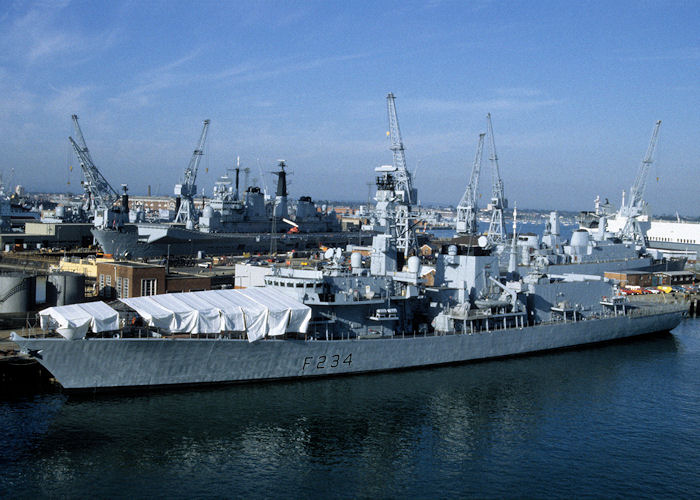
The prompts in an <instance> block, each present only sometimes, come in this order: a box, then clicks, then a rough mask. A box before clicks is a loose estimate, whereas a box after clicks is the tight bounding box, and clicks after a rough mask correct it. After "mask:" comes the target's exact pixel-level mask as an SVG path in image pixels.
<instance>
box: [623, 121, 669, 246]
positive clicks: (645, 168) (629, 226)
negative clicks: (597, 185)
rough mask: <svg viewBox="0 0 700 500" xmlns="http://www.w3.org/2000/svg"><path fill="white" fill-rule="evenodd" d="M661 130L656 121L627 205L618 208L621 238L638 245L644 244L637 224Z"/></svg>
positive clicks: (641, 212) (642, 207)
mask: <svg viewBox="0 0 700 500" xmlns="http://www.w3.org/2000/svg"><path fill="white" fill-rule="evenodd" d="M660 128H661V120H658V121H657V122H656V124H655V125H654V130H653V131H652V133H651V140H650V141H649V146H648V147H647V152H646V154H645V155H644V158H643V159H642V164H641V165H640V166H639V171H638V172H637V177H636V178H635V180H634V184H633V185H632V189H630V196H629V198H628V200H627V203H624V204H623V206H622V207H620V215H621V216H622V217H624V218H625V226H624V227H623V228H622V232H621V237H622V238H623V239H628V240H629V239H631V240H634V241H637V242H640V243H644V242H645V241H644V240H645V235H644V231H642V228H641V226H640V224H639V220H638V219H639V216H640V215H643V214H644V213H645V212H646V207H647V203H646V201H645V200H644V192H645V191H646V186H647V178H648V177H649V171H650V170H651V165H652V164H653V163H654V151H655V149H656V143H657V141H658V138H659V129H660Z"/></svg>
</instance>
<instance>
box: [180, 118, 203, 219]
mask: <svg viewBox="0 0 700 500" xmlns="http://www.w3.org/2000/svg"><path fill="white" fill-rule="evenodd" d="M209 122H210V120H204V122H203V123H204V125H203V126H202V133H201V134H200V136H199V143H198V144H197V147H196V148H195V150H194V152H193V153H192V158H191V159H190V163H189V165H187V168H186V169H185V181H184V182H183V183H182V184H175V195H177V196H179V197H180V198H181V200H180V207H179V208H178V211H177V215H175V222H184V223H185V227H186V228H187V229H192V228H193V227H194V223H195V222H196V221H197V215H196V213H195V209H194V197H195V195H196V194H197V185H196V184H195V182H196V181H197V170H198V169H199V162H200V160H201V159H202V155H203V154H204V143H205V141H206V140H207V130H208V129H209Z"/></svg>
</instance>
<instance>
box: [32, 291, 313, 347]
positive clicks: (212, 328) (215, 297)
mask: <svg viewBox="0 0 700 500" xmlns="http://www.w3.org/2000/svg"><path fill="white" fill-rule="evenodd" d="M119 300H120V301H121V302H123V303H124V304H126V305H127V306H129V307H130V308H132V309H133V310H135V311H136V312H137V313H138V314H139V315H140V316H141V317H142V318H143V319H144V320H145V321H146V323H147V324H148V325H149V326H154V327H157V328H159V329H161V330H164V331H167V332H170V333H218V332H223V331H239V332H246V333H247V335H248V340H249V341H250V342H253V341H255V340H259V339H261V338H263V337H266V336H277V335H283V334H284V333H285V332H287V331H289V332H302V333H303V332H306V330H307V328H308V325H309V321H310V320H311V308H310V307H308V306H306V305H304V304H302V303H301V302H298V301H296V300H294V299H293V298H291V297H289V296H288V295H286V294H284V293H283V292H279V291H277V290H274V289H268V288H246V289H240V290H209V291H204V292H189V293H172V294H163V295H149V296H147V297H133V298H129V299H119ZM40 316H41V325H42V328H44V329H48V327H49V325H50V322H51V321H53V322H54V324H57V325H58V327H59V328H58V329H57V331H58V332H59V333H61V335H63V336H64V337H66V338H70V339H72V338H83V337H84V336H85V333H86V332H87V329H88V327H91V328H92V331H94V332H101V331H109V330H117V329H119V317H118V313H117V311H115V310H114V309H112V308H111V307H109V306H108V305H107V304H105V303H104V302H89V303H85V304H73V305H69V306H60V307H50V308H48V309H44V310H43V311H41V312H40Z"/></svg>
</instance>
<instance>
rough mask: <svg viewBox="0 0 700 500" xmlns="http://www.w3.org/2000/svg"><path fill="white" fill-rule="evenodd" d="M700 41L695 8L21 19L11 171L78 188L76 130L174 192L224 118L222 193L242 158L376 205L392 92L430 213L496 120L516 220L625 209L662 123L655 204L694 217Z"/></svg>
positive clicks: (351, 8)
mask: <svg viewBox="0 0 700 500" xmlns="http://www.w3.org/2000/svg"><path fill="white" fill-rule="evenodd" d="M699 32H700V2H696V1H670V0H669V1H658V2H656V1H616V2H610V1H600V2H598V1H582V2H574V1H564V2H561V1H553V2H546V1H536V2H533V1H527V2H525V1H523V2H519V1H455V2H451V1H444V2H443V1H423V2H405V1H404V2H361V1H352V2H333V1H319V2H314V1H303V2H293V1H278V2H268V1H255V2H253V1H251V2H246V1H228V2H218V1H217V2H214V1H196V2H185V1H167V2H166V1H163V2H159V1H146V0H141V1H135V2H107V1H85V2H83V1H70V2H69V1H63V2H60V1H49V2H12V1H9V0H5V1H4V2H2V3H1V4H0V116H2V118H3V119H2V121H1V122H0V147H1V148H2V151H3V154H2V155H1V156H0V172H3V174H4V178H5V179H6V180H12V181H14V183H21V184H23V185H24V186H25V187H26V188H27V189H29V190H34V191H38V190H51V191H64V190H70V189H72V190H74V191H77V190H78V188H79V181H80V177H81V176H80V175H79V172H78V170H79V169H78V168H77V165H78V163H77V161H76V160H75V157H74V155H73V153H72V151H71V150H70V145H69V143H68V140H67V137H68V136H69V135H72V134H73V131H72V124H71V120H70V115H71V114H73V113H75V114H78V115H79V117H80V123H81V125H82V129H83V132H84V134H85V138H86V141H87V143H88V146H89V147H90V150H91V152H92V156H93V159H94V160H95V162H96V163H97V165H98V167H99V168H100V170H101V171H102V173H103V174H104V175H105V177H106V178H107V179H108V180H109V181H110V183H111V184H112V185H113V186H114V187H115V188H117V187H118V186H119V185H120V184H122V183H127V184H128V185H129V187H130V190H131V192H132V193H135V194H140V193H145V192H146V189H147V185H149V184H150V185H151V188H152V192H153V193H162V194H166V193H172V186H173V184H174V183H176V182H177V181H178V180H179V179H180V178H181V176H182V172H183V170H184V169H185V167H186V166H187V164H188V163H189V159H190V155H191V153H192V149H193V148H194V146H195V143H196V141H197V139H198V137H199V133H200V131H201V126H202V120H204V119H205V118H209V119H211V127H210V131H209V140H208V142H207V147H206V155H205V157H204V159H203V161H202V166H201V170H200V175H199V178H198V185H199V186H200V187H201V188H203V189H204V192H205V194H207V193H210V192H211V186H212V184H213V182H214V180H215V179H216V177H217V176H218V175H220V174H222V173H223V172H224V170H225V168H227V167H232V166H233V164H234V162H235V158H236V156H237V155H240V157H241V163H242V165H244V166H248V167H250V168H251V169H252V173H251V179H252V178H254V177H255V178H257V179H258V182H260V177H261V174H260V172H262V173H263V174H262V175H263V176H264V177H265V178H266V182H267V183H268V186H270V187H271V186H272V183H273V180H272V178H271V176H270V175H269V174H268V172H270V171H271V170H273V167H274V164H275V160H276V159H278V158H284V159H286V160H287V163H288V164H289V166H290V169H291V171H292V172H293V174H292V175H291V176H290V180H291V185H290V192H291V194H292V195H293V196H295V197H298V196H301V195H306V194H308V195H311V196H312V197H314V198H327V199H339V200H351V199H355V200H365V199H366V198H367V192H368V187H367V182H369V181H371V180H372V179H373V174H374V172H373V169H374V167H376V166H378V165H380V164H388V163H391V152H390V151H389V150H388V143H387V138H386V130H387V120H386V101H385V97H386V94H387V93H388V92H393V93H394V94H395V95H396V96H397V101H396V102H397V108H398V114H399V121H400V125H401V131H402V134H403V139H404V143H405V146H406V157H407V161H408V165H409V168H410V169H411V170H413V169H415V171H416V178H415V183H416V185H417V187H418V189H419V196H420V199H421V201H422V202H424V203H430V202H442V203H452V204H456V203H457V202H458V201H459V199H460V197H461V195H462V193H463V191H464V188H465V185H466V182H467V178H468V175H469V172H470V170H471V165H472V163H473V158H474V154H475V149H476V143H477V138H478V134H479V133H480V132H482V131H484V130H485V128H486V118H485V117H486V114H487V113H488V112H490V113H491V114H492V116H493V125H494V131H495V136H496V146H497V150H498V156H499V163H500V167H501V175H502V177H503V181H504V185H505V191H506V196H507V197H508V198H509V199H510V200H511V204H512V203H513V202H514V201H515V202H517V204H518V206H520V207H526V208H559V209H564V210H581V209H589V208H592V205H593V199H594V197H595V196H596V195H600V196H601V197H603V198H605V197H608V198H610V200H611V201H613V202H614V203H619V199H620V195H621V192H622V190H623V189H624V190H627V191H629V187H630V185H631V184H632V182H633V180H634V177H635V175H636V173H637V169H638V168H639V165H640V162H641V159H642V157H643V155H644V152H645V151H646V149H647V145H648V143H649V139H650V137H651V132H652V129H653V126H654V122H655V121H656V120H662V121H663V125H662V127H661V132H660V138H659V143H658V147H657V155H656V162H655V164H654V167H653V169H652V172H651V175H650V179H649V184H648V189H647V199H648V200H649V202H650V204H651V206H652V209H653V212H654V213H657V214H661V213H674V212H676V211H678V212H679V213H680V214H681V215H692V216H697V215H700V199H699V196H698V194H699V192H700V175H698V170H699V169H698V164H699V163H700V160H699V159H700V113H698V110H699V109H700V35H698V33H699ZM70 165H73V166H74V167H76V168H75V169H74V170H73V172H70V171H69V166H70ZM258 165H260V166H258ZM483 168H484V170H483V172H482V183H481V184H482V191H483V192H484V197H483V198H482V199H484V200H486V198H487V197H488V192H489V191H490V170H489V164H488V161H485V162H484V165H483ZM11 176H12V178H11V179H9V178H10V177H11ZM657 178H658V179H657ZM69 181H70V185H69V184H68V182H69ZM484 203H485V201H484Z"/></svg>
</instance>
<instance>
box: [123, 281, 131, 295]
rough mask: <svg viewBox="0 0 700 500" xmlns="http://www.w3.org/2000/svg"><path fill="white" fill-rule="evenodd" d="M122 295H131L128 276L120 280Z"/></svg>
mask: <svg viewBox="0 0 700 500" xmlns="http://www.w3.org/2000/svg"><path fill="white" fill-rule="evenodd" d="M122 297H124V298H129V297H131V295H129V278H124V280H123V281H122Z"/></svg>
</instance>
